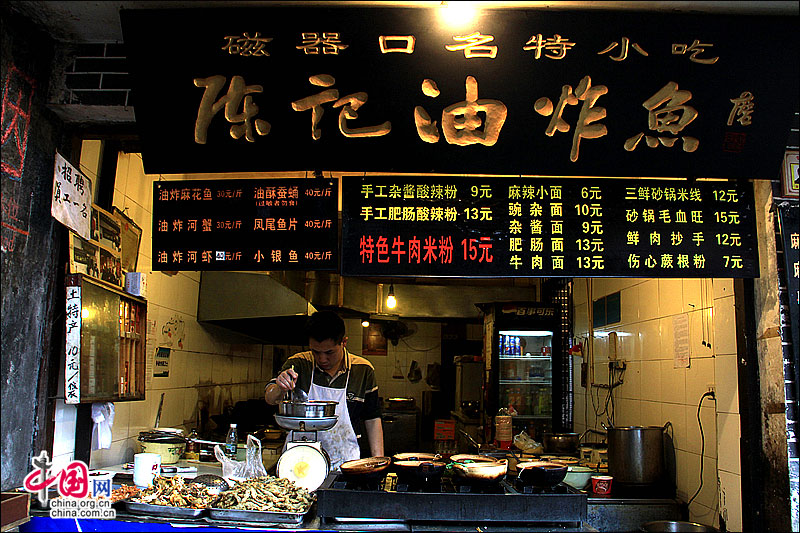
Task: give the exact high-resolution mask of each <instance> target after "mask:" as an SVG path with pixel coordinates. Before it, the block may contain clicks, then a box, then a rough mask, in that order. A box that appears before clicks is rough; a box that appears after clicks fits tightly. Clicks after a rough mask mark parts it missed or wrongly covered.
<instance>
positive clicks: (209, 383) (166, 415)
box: [53, 141, 272, 468]
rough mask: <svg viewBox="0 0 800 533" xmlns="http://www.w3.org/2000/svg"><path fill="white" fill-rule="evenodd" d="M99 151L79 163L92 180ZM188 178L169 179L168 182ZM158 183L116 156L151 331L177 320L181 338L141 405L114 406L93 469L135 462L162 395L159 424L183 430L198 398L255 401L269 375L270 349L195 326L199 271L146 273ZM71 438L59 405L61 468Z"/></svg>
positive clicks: (218, 406)
mask: <svg viewBox="0 0 800 533" xmlns="http://www.w3.org/2000/svg"><path fill="white" fill-rule="evenodd" d="M98 150H99V146H98V143H96V142H95V143H94V144H92V143H91V142H88V141H87V145H86V146H85V154H86V158H85V160H84V159H82V161H81V165H82V168H84V171H85V172H86V173H87V175H88V176H90V177H94V176H96V174H97V172H96V169H97V153H98ZM191 178H193V176H169V179H191ZM157 179H160V176H148V175H146V174H145V173H144V170H143V167H142V160H141V156H140V155H139V154H125V153H120V154H119V158H118V161H117V176H116V181H115V184H114V200H113V202H114V206H116V207H118V208H120V209H122V210H124V212H125V213H126V214H127V215H128V216H129V217H131V218H132V219H133V221H134V222H136V224H137V225H138V226H139V227H140V228H141V229H142V241H141V246H140V249H139V257H138V265H137V270H138V271H140V272H148V273H149V278H148V284H149V287H148V289H149V293H148V319H149V320H155V321H156V330H157V331H160V328H161V326H162V325H163V324H164V322H165V321H166V320H168V319H170V318H173V317H177V318H179V319H181V320H183V322H184V324H185V338H184V341H183V343H182V346H177V345H173V346H172V348H173V350H172V353H171V361H170V375H169V377H166V378H153V379H152V383H151V384H150V386H149V387H148V388H147V391H146V399H145V400H143V401H139V402H120V403H117V404H116V405H115V417H114V425H113V427H112V435H113V437H112V439H113V441H112V445H111V448H110V449H105V450H95V451H93V452H92V455H91V461H90V467H91V468H102V467H103V466H108V465H111V464H116V463H121V462H126V461H130V460H132V459H133V454H134V453H137V452H138V451H139V447H138V444H137V441H136V437H137V435H138V433H139V432H140V431H142V430H145V429H150V428H152V427H153V423H154V422H155V416H156V411H157V408H158V402H159V400H160V398H161V393H164V406H163V410H162V414H161V426H164V427H176V426H177V427H184V428H186V429H189V428H191V427H194V425H195V424H194V421H195V419H196V416H197V403H198V400H200V399H203V400H209V404H210V406H211V414H216V413H219V412H221V410H222V409H223V408H224V407H225V406H226V405H228V404H233V403H235V402H237V401H239V400H247V399H250V398H259V397H261V395H262V394H263V387H264V384H265V383H266V381H267V380H268V379H270V378H271V377H272V375H271V374H272V348H271V347H269V349H267V347H263V346H261V345H257V344H230V343H229V342H224V341H221V340H219V339H217V338H215V337H214V335H213V334H212V333H209V332H208V331H206V330H205V329H204V328H203V327H202V326H201V325H200V324H199V323H198V322H197V320H196V315H197V297H198V291H199V282H200V276H199V273H198V272H180V273H178V274H177V275H175V276H168V275H166V274H163V273H161V272H152V271H150V268H151V264H152V258H151V257H150V255H151V245H150V243H151V227H152V188H153V181H154V180H157ZM95 181H96V180H95ZM74 436H75V408H74V407H71V406H64V405H61V406H60V407H57V409H56V427H55V439H54V443H53V444H54V446H53V450H54V456H57V460H58V461H62V462H65V464H66V462H67V461H69V460H71V459H72V457H73V452H74ZM54 458H55V457H54Z"/></svg>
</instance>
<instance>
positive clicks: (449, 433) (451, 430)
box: [433, 420, 456, 440]
mask: <svg viewBox="0 0 800 533" xmlns="http://www.w3.org/2000/svg"><path fill="white" fill-rule="evenodd" d="M455 438H456V421H455V420H436V421H435V422H434V423H433V440H453V439H455Z"/></svg>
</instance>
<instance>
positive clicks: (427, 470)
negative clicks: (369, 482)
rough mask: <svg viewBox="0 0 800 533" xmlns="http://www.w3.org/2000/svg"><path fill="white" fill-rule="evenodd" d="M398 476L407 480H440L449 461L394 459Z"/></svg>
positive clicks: (420, 481) (429, 481)
mask: <svg viewBox="0 0 800 533" xmlns="http://www.w3.org/2000/svg"><path fill="white" fill-rule="evenodd" d="M393 464H394V469H395V471H396V472H397V475H398V477H399V478H400V479H401V480H403V481H405V482H407V483H408V482H410V483H413V482H418V483H425V484H427V483H432V482H436V481H439V480H440V479H441V478H442V474H444V470H445V468H446V467H447V463H445V462H444V461H419V460H407V461H394V463H393Z"/></svg>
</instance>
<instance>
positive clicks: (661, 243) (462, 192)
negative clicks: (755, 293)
mask: <svg viewBox="0 0 800 533" xmlns="http://www.w3.org/2000/svg"><path fill="white" fill-rule="evenodd" d="M342 205H343V207H342V274H343V275H350V276H359V275H363V276H377V275H381V276H477V277H572V276H576V277H613V276H616V277H626V278H635V277H647V278H669V277H679V278H742V277H755V276H758V251H757V247H756V242H757V238H756V227H755V218H754V207H753V188H752V185H751V184H749V183H743V182H742V183H739V182H722V181H706V182H693V183H689V182H686V181H683V180H638V181H636V182H633V181H631V180H624V179H593V180H587V179H555V178H554V179H524V178H523V179H520V178H481V177H471V178H467V177H440V178H435V179H433V180H432V179H431V178H422V177H396V176H385V177H369V178H366V177H365V178H344V180H343V193H342Z"/></svg>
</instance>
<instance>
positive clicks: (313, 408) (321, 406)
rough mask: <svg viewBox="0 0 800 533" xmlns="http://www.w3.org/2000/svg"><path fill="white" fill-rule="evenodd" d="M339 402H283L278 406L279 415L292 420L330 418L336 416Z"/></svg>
mask: <svg viewBox="0 0 800 533" xmlns="http://www.w3.org/2000/svg"><path fill="white" fill-rule="evenodd" d="M337 403H338V402H330V401H323V400H309V401H307V402H290V401H288V400H284V401H282V402H281V403H280V404H278V414H279V415H281V416H290V417H292V418H330V417H332V416H336V405H337Z"/></svg>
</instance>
